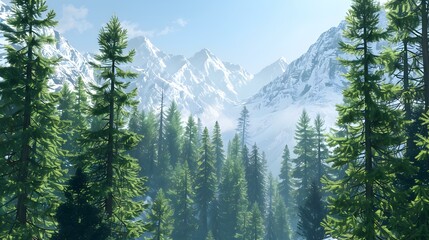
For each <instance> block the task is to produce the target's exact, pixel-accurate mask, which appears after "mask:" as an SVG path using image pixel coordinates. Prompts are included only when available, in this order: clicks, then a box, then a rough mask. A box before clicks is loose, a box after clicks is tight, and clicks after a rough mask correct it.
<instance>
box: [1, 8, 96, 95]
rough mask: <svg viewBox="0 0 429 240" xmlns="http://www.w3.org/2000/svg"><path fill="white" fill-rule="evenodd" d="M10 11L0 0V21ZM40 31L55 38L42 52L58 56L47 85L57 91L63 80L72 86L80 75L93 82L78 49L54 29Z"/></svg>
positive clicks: (92, 77) (2, 51)
mask: <svg viewBox="0 0 429 240" xmlns="http://www.w3.org/2000/svg"><path fill="white" fill-rule="evenodd" d="M10 12H11V9H10V7H9V6H7V5H6V4H4V3H3V2H1V1H0V22H5V21H6V19H7V17H8V16H9V15H10ZM42 32H43V33H44V34H46V35H49V36H52V37H54V38H55V40H56V44H54V45H45V46H44V48H43V49H42V54H44V55H45V56H47V57H53V58H60V61H59V63H58V66H57V67H56V70H55V74H54V76H52V78H51V79H50V80H49V86H50V87H51V88H52V89H53V90H55V91H58V90H59V89H60V88H61V87H62V86H63V84H64V82H69V83H71V84H72V85H71V86H73V84H74V83H75V82H76V81H77V79H78V78H79V77H82V78H83V80H84V81H85V82H87V83H90V82H91V83H94V76H93V70H92V68H91V67H90V65H89V64H88V61H87V60H86V58H85V57H84V56H83V55H82V54H81V53H80V52H79V51H77V50H76V49H74V48H73V47H72V46H71V45H70V44H69V42H68V41H67V40H66V39H65V38H64V37H63V36H61V34H59V33H58V32H57V31H55V30H54V29H52V28H49V29H44V30H42ZM5 44H8V43H7V41H6V39H5V38H4V37H3V35H0V46H4V45H5ZM5 63H6V61H5V51H4V48H3V47H0V64H5Z"/></svg>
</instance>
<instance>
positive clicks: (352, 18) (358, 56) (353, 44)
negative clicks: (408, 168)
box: [324, 0, 403, 240]
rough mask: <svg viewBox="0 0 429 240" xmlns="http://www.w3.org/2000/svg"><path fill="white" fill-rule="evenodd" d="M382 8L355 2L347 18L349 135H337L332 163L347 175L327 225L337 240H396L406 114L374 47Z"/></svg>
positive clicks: (334, 188)
mask: <svg viewBox="0 0 429 240" xmlns="http://www.w3.org/2000/svg"><path fill="white" fill-rule="evenodd" d="M378 11H379V6H378V4H376V3H375V1H372V0H355V1H353V3H352V8H351V10H350V11H349V12H348V15H347V18H346V20H347V29H346V30H345V31H344V36H345V37H346V38H347V39H348V40H347V43H345V42H341V43H340V47H341V49H342V50H343V51H345V52H346V53H348V54H350V55H351V56H350V58H347V60H345V59H343V60H341V63H342V64H343V65H344V66H346V67H348V68H349V71H348V73H347V74H346V75H345V77H346V78H347V80H348V81H349V82H350V86H349V88H348V89H346V90H345V91H344V92H343V95H344V99H345V101H344V104H342V105H339V106H337V110H338V113H339V118H338V125H339V126H346V129H347V131H348V132H347V136H346V137H335V136H333V137H331V138H330V140H329V141H330V145H332V146H336V148H335V149H334V154H333V157H332V158H331V163H332V165H333V166H334V167H335V168H337V169H340V168H342V167H344V166H345V167H346V168H347V170H346V171H345V176H344V177H343V178H342V179H339V180H333V181H329V182H328V189H330V190H331V192H332V194H333V197H331V198H329V216H328V219H327V221H326V223H325V224H324V227H325V230H326V232H327V234H329V235H331V236H332V237H334V238H355V239H368V240H373V239H379V238H394V235H393V233H392V229H390V226H388V225H387V224H386V223H387V219H388V217H389V216H390V215H391V214H392V213H391V211H392V210H391V209H392V205H391V202H389V201H386V199H390V198H393V197H394V194H395V191H394V186H393V184H392V183H393V178H394V173H395V172H397V171H400V168H399V166H400V165H401V164H402V163H403V162H401V159H399V158H398V148H399V146H400V145H401V144H402V142H403V139H402V129H403V120H402V116H401V115H402V113H401V112H400V111H398V110H394V109H393V107H392V105H393V104H395V99H394V97H395V95H396V94H397V93H398V89H397V87H395V86H393V85H390V84H386V83H383V81H382V80H381V76H382V72H381V71H380V70H379V68H378V64H377V63H378V62H379V57H378V56H377V55H375V53H374V52H373V51H372V47H373V46H374V44H376V43H377V42H379V41H380V40H382V39H384V38H385V36H386V33H385V32H384V31H383V30H381V29H379V28H378V17H379V16H378Z"/></svg>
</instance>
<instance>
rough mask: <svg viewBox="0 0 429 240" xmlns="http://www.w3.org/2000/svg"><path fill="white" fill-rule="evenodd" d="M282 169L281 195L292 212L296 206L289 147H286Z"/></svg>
mask: <svg viewBox="0 0 429 240" xmlns="http://www.w3.org/2000/svg"><path fill="white" fill-rule="evenodd" d="M281 165H282V166H281V168H280V174H279V178H280V183H279V193H280V195H281V196H282V198H283V201H284V202H285V203H287V204H288V208H289V209H290V210H291V209H293V207H292V206H294V205H295V204H294V201H293V199H292V178H291V172H292V166H291V160H290V153H289V147H288V146H287V145H285V148H284V149H283V155H282V163H281Z"/></svg>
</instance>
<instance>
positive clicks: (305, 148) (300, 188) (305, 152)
mask: <svg viewBox="0 0 429 240" xmlns="http://www.w3.org/2000/svg"><path fill="white" fill-rule="evenodd" d="M310 121H311V119H310V117H309V116H308V114H307V112H306V111H305V110H303V111H302V114H301V116H300V118H299V120H298V123H297V126H296V131H295V139H296V142H297V143H296V146H295V148H294V153H295V154H296V156H297V157H296V158H295V159H294V162H295V168H294V170H293V177H294V178H295V179H297V182H296V184H297V186H296V188H297V193H296V202H297V203H303V202H304V199H305V197H306V196H307V193H308V192H309V189H310V183H311V182H312V181H313V180H314V179H315V178H317V160H316V151H315V149H316V145H315V132H314V128H313V127H312V126H311V125H310Z"/></svg>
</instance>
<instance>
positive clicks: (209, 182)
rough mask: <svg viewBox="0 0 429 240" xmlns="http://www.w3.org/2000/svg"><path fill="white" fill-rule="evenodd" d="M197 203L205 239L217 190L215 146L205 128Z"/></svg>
mask: <svg viewBox="0 0 429 240" xmlns="http://www.w3.org/2000/svg"><path fill="white" fill-rule="evenodd" d="M195 180H196V181H195V193H196V203H197V205H198V211H199V222H200V224H199V226H198V229H199V237H200V238H201V239H204V238H205V237H206V236H207V233H208V231H209V229H208V214H209V207H210V203H211V201H212V200H213V198H214V194H215V190H216V170H215V167H214V158H213V146H212V145H211V142H210V136H209V130H208V129H207V128H204V130H203V135H202V139H201V148H200V154H199V159H198V170H197V175H196V179H195Z"/></svg>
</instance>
